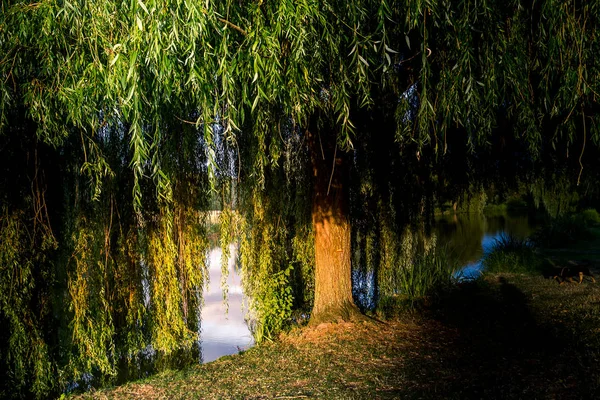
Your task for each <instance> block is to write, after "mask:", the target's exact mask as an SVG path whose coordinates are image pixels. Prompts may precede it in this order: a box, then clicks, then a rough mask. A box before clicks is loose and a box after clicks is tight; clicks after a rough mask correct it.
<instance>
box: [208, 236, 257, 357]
mask: <svg viewBox="0 0 600 400" xmlns="http://www.w3.org/2000/svg"><path fill="white" fill-rule="evenodd" d="M229 252H230V257H229V276H228V278H227V286H228V287H229V299H228V304H229V310H227V306H226V305H225V304H224V302H223V291H222V289H221V254H222V253H221V249H220V248H218V247H217V248H213V249H212V250H211V251H210V252H209V255H208V257H209V272H210V285H209V287H208V289H205V290H204V306H203V307H202V312H201V314H202V322H201V325H200V326H201V328H202V330H201V333H200V349H201V353H202V362H205V363H207V362H210V361H214V360H216V359H217V358H219V357H222V356H226V355H230V354H235V353H238V352H239V351H240V350H245V349H247V348H249V347H251V346H252V345H253V344H254V339H253V338H252V334H251V332H250V329H249V328H248V324H247V322H246V319H245V314H246V310H247V302H246V299H245V296H244V295H243V293H242V282H241V277H240V275H239V273H238V272H239V270H238V268H237V266H236V259H237V247H236V246H234V245H233V244H232V245H230V247H229Z"/></svg>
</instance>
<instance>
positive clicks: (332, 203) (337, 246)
mask: <svg viewBox="0 0 600 400" xmlns="http://www.w3.org/2000/svg"><path fill="white" fill-rule="evenodd" d="M322 136H323V135H319V134H317V135H310V137H309V143H310V146H311V154H312V156H311V157H312V164H313V175H314V177H313V178H314V194H313V204H312V224H313V229H314V233H315V302H314V306H313V311H312V314H311V323H312V324H318V323H321V322H333V321H340V320H344V321H349V320H352V319H355V318H356V317H357V316H359V315H360V312H359V311H358V308H357V307H356V306H355V304H354V301H353V299H352V281H351V261H350V257H351V240H350V219H349V213H348V185H347V181H348V165H347V163H346V162H345V161H346V160H345V158H346V154H345V153H344V152H343V151H340V149H338V148H337V146H336V144H335V135H329V136H330V137H329V138H328V139H326V140H323V139H324V138H323V137H322ZM331 136H333V137H331Z"/></svg>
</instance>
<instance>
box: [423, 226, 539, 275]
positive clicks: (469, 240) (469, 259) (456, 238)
mask: <svg viewBox="0 0 600 400" xmlns="http://www.w3.org/2000/svg"><path fill="white" fill-rule="evenodd" d="M535 228H536V224H535V221H534V220H533V218H531V217H529V216H528V215H510V214H504V215H497V216H485V215H481V214H456V215H450V216H443V217H440V218H438V219H437V220H436V223H435V226H434V232H436V234H437V236H438V244H440V245H446V246H447V247H448V250H450V252H451V254H452V255H454V256H455V257H456V258H457V260H458V262H459V265H461V266H462V268H461V270H460V271H459V272H458V274H459V276H462V277H463V278H467V279H468V278H474V277H477V276H478V275H479V274H480V273H481V259H482V257H483V256H484V255H485V254H486V253H487V252H489V251H490V250H491V249H492V248H493V246H494V243H495V242H496V240H498V239H499V238H500V237H501V236H502V235H506V234H508V235H514V236H516V237H519V238H526V237H528V236H530V235H531V234H532V233H533V231H534V230H535Z"/></svg>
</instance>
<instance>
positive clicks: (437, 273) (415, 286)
mask: <svg viewBox="0 0 600 400" xmlns="http://www.w3.org/2000/svg"><path fill="white" fill-rule="evenodd" d="M399 268H400V270H399V273H398V275H397V278H398V281H397V283H398V285H397V293H396V294H394V295H393V296H385V297H382V298H381V299H380V300H379V304H378V306H377V312H378V313H379V314H383V315H384V316H386V317H389V316H390V315H392V314H395V313H397V312H398V311H401V310H403V309H414V308H415V307H417V306H419V305H422V304H425V303H427V302H428V300H429V299H430V298H431V297H433V296H437V295H438V294H439V293H440V292H441V291H442V290H443V289H445V288H447V287H448V286H449V285H451V284H452V283H453V281H454V278H453V276H454V273H455V271H456V270H457V268H456V263H455V262H454V261H453V260H452V259H451V257H450V256H449V253H448V251H447V250H446V248H437V249H433V250H431V251H429V252H426V253H423V254H419V255H416V256H415V258H414V260H413V262H412V264H410V265H409V266H406V267H405V266H402V267H399Z"/></svg>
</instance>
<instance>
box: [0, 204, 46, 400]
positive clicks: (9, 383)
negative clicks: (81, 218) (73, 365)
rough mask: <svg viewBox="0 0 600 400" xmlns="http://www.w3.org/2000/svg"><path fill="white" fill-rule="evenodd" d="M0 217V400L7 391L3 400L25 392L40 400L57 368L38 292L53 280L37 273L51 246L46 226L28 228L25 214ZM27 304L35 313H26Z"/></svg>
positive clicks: (42, 294) (42, 293) (43, 299)
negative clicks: (0, 326) (0, 329)
mask: <svg viewBox="0 0 600 400" xmlns="http://www.w3.org/2000/svg"><path fill="white" fill-rule="evenodd" d="M41 211H42V212H43V210H41ZM0 213H1V214H0V317H2V319H1V321H2V322H3V323H5V324H6V325H5V327H4V333H3V334H1V335H0V346H1V347H0V356H1V357H0V360H1V361H0V365H2V369H3V371H4V373H3V377H2V378H1V379H0V383H2V386H0V394H3V393H2V391H5V390H7V389H9V390H11V391H10V392H6V393H4V394H3V395H6V396H9V395H11V396H12V395H13V393H18V392H24V391H27V392H30V393H32V394H33V395H34V396H35V397H36V398H41V397H43V396H45V395H46V393H48V392H49V391H51V390H53V389H54V388H55V384H56V382H55V381H54V379H53V375H54V373H55V372H56V364H54V362H53V360H52V359H51V356H50V354H49V347H48V342H47V340H48V339H47V336H46V332H45V328H46V327H45V325H44V322H45V320H46V318H47V315H48V313H49V311H50V310H49V308H48V306H49V302H50V299H49V293H48V292H47V291H46V290H40V286H42V287H43V286H44V281H51V280H52V275H50V274H48V273H47V272H46V273H44V272H43V270H42V271H40V270H38V269H37V268H38V266H41V265H43V264H44V263H46V262H47V258H48V254H49V253H50V252H51V251H52V250H54V249H55V248H56V240H55V238H54V236H52V234H51V232H50V231H49V230H47V226H45V225H43V224H42V223H40V224H35V223H34V224H33V225H31V224H30V221H28V220H27V219H26V218H25V217H24V213H19V212H13V213H10V212H9V211H8V210H7V209H6V207H2V208H1V209H0ZM37 222H41V221H37ZM40 272H41V273H40ZM46 284H47V282H46ZM32 303H33V304H36V305H37V307H36V308H31V307H29V305H30V304H32Z"/></svg>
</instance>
